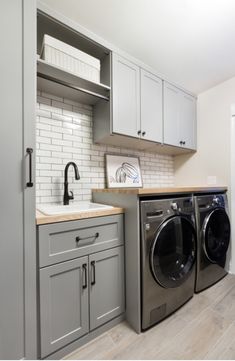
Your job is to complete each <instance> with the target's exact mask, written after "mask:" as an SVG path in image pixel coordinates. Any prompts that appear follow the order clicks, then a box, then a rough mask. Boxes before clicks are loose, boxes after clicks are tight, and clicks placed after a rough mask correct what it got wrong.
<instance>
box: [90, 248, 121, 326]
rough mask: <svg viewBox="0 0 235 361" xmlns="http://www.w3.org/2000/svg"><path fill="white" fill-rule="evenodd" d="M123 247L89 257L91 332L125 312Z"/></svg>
mask: <svg viewBox="0 0 235 361" xmlns="http://www.w3.org/2000/svg"><path fill="white" fill-rule="evenodd" d="M123 252H124V251H123V246H121V247H116V248H112V249H110V250H107V251H103V252H99V253H95V254H93V255H91V256H89V262H90V330H93V329H95V328H97V327H99V326H101V325H102V324H104V323H106V322H107V321H109V320H111V319H112V318H114V317H116V316H118V315H120V314H121V313H122V312H124V308H125V301H124V253H123Z"/></svg>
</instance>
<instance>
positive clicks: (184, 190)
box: [92, 186, 228, 196]
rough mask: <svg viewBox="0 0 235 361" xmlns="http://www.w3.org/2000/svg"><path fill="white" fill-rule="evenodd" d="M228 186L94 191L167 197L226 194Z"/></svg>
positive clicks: (96, 190) (97, 189) (98, 190)
mask: <svg viewBox="0 0 235 361" xmlns="http://www.w3.org/2000/svg"><path fill="white" fill-rule="evenodd" d="M227 190H228V187H227V186H213V187H208V186H195V187H193V186H192V187H169V188H160V187H159V188H104V189H101V188H96V189H92V192H94V193H120V194H132V195H133V194H134V195H137V196H141V195H143V196H144V195H150V194H152V195H154V194H155V195H161V194H162V195H165V194H179V193H180V194H182V193H207V192H210V193H213V192H226V191H227Z"/></svg>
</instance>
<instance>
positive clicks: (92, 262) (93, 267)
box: [91, 261, 95, 286]
mask: <svg viewBox="0 0 235 361" xmlns="http://www.w3.org/2000/svg"><path fill="white" fill-rule="evenodd" d="M91 267H92V269H93V277H92V281H91V285H92V286H93V285H95V261H91Z"/></svg>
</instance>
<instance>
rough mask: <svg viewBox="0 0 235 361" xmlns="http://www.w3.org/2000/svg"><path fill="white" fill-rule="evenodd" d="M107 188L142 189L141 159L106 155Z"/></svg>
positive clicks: (129, 156) (122, 155)
mask: <svg viewBox="0 0 235 361" xmlns="http://www.w3.org/2000/svg"><path fill="white" fill-rule="evenodd" d="M105 170H106V185H107V188H142V187H143V181H142V174H141V168H140V159H139V157H137V156H133V155H126V154H110V153H106V154H105Z"/></svg>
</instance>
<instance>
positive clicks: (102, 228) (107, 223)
mask: <svg viewBox="0 0 235 361" xmlns="http://www.w3.org/2000/svg"><path fill="white" fill-rule="evenodd" d="M38 242H39V266H40V267H45V266H48V265H52V264H55V263H59V262H63V261H67V260H69V259H72V258H76V257H81V256H85V255H87V254H89V253H94V252H99V251H103V250H105V249H108V248H111V247H116V246H118V245H121V244H123V215H122V214H121V215H115V216H108V217H97V218H92V219H82V220H78V221H71V222H62V223H54V224H50V225H42V226H38Z"/></svg>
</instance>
